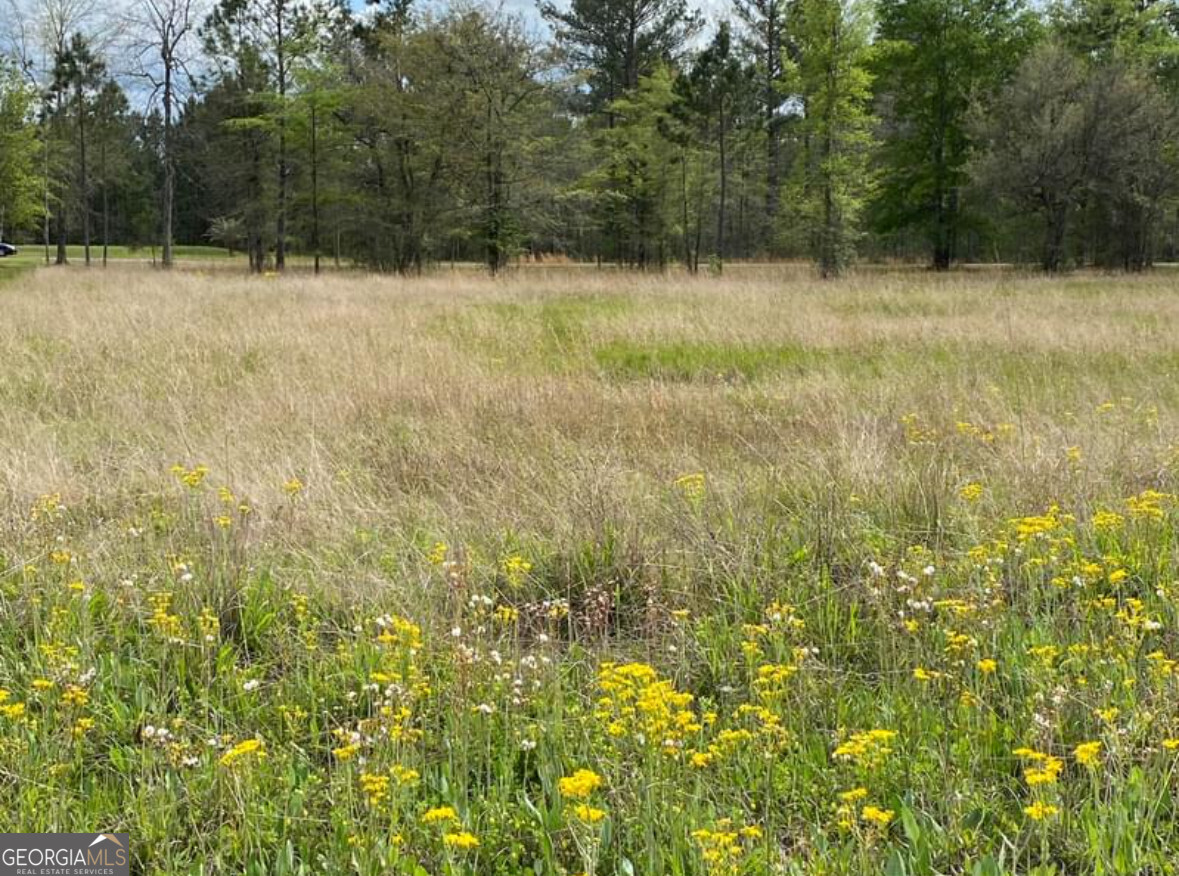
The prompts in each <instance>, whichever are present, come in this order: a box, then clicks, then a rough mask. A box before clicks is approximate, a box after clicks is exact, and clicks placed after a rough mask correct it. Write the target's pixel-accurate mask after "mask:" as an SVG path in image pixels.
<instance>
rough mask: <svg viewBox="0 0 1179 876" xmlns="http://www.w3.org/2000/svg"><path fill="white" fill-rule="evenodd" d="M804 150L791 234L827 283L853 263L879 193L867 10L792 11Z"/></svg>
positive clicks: (828, 6)
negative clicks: (864, 217)
mask: <svg viewBox="0 0 1179 876" xmlns="http://www.w3.org/2000/svg"><path fill="white" fill-rule="evenodd" d="M791 22H792V32H793V33H794V35H795V40H796V42H797V45H798V54H799V61H798V62H797V63H796V64H795V65H794V66H793V68H792V84H793V85H794V86H795V88H796V91H797V93H798V95H799V100H800V104H801V107H800V109H801V112H802V114H803V118H802V123H801V129H802V130H801V135H802V137H803V142H804V145H803V149H802V151H801V153H800V155H799V157H798V161H797V162H796V165H795V168H794V174H793V177H792V179H791V181H790V183H789V186H790V193H791V198H790V206H791V210H792V213H793V215H792V216H791V217H790V223H789V225H788V226H787V233H788V234H790V235H798V236H801V237H803V238H804V239H805V240H806V241H807V247H808V249H809V251H810V253H811V256H812V258H813V259H814V261H815V264H816V266H817V267H818V270H819V273H820V274H821V275H822V276H824V277H833V276H836V275H838V274H839V273H840V272H842V271H843V270H844V268H846V267H847V266H848V264H850V262H851V260H852V258H853V257H854V255H855V251H856V243H857V241H858V240H859V239H860V237H861V235H862V229H861V216H862V214H863V211H864V208H865V205H866V204H867V201H868V198H869V196H870V195H871V193H872V191H873V187H874V185H873V174H872V171H871V167H870V162H871V157H872V150H873V147H874V145H875V138H874V135H873V126H874V124H875V119H874V118H873V116H872V113H871V109H870V107H871V98H872V74H871V73H870V72H869V66H868V65H869V61H870V58H871V55H872V49H871V46H870V43H869V34H870V32H871V27H872V22H871V18H870V12H869V8H868V7H867V6H866V5H864V4H863V3H860V2H858V0H799V2H798V3H797V4H796V5H795V7H794V8H793V10H792V17H791Z"/></svg>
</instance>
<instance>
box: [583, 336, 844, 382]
mask: <svg viewBox="0 0 1179 876" xmlns="http://www.w3.org/2000/svg"><path fill="white" fill-rule="evenodd" d="M594 360H595V361H596V362H597V365H598V367H599V368H600V369H601V371H602V373H603V374H605V375H606V376H607V377H609V378H611V379H614V380H669V381H695V380H755V379H757V378H758V377H762V376H764V375H766V374H769V373H775V372H781V371H796V372H803V371H806V370H808V369H812V368H816V367H819V366H821V365H823V364H824V363H825V362H827V361H829V360H830V357H829V356H828V355H827V354H826V353H825V352H824V351H821V350H814V349H807V348H805V347H802V346H798V345H794V344H783V345H751V346H745V345H740V344H724V343H718V342H711V341H676V342H672V343H660V344H639V343H636V342H634V341H628V340H618V341H611V342H610V343H608V344H606V345H604V346H601V347H598V348H597V349H596V350H595V351H594Z"/></svg>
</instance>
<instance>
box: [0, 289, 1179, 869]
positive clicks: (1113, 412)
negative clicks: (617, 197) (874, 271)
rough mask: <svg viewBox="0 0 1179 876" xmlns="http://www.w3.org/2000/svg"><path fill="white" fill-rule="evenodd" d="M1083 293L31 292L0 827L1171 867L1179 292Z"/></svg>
mask: <svg viewBox="0 0 1179 876" xmlns="http://www.w3.org/2000/svg"><path fill="white" fill-rule="evenodd" d="M63 276H64V277H67V278H68V279H69V282H68V283H63V282H62V281H61V279H60V278H61V277H63ZM1069 284H1070V285H1069V287H1068V288H1066V287H1065V286H1062V285H1060V284H1057V283H1054V282H1050V281H1044V280H1040V279H1032V278H1019V277H1015V276H1012V275H1003V276H995V277H989V276H970V277H956V278H950V279H939V278H931V277H928V276H925V275H918V274H914V275H903V274H901V275H888V276H865V277H860V278H851V279H849V280H848V281H846V282H842V283H840V284H831V285H827V284H818V283H811V282H809V281H806V280H803V279H800V278H798V277H793V278H787V277H786V276H784V275H783V274H781V273H779V272H776V271H770V270H767V271H764V272H753V271H749V272H746V273H745V274H743V275H741V276H739V277H735V278H730V277H726V279H724V280H712V281H700V282H696V281H691V280H688V279H686V278H681V277H673V278H669V279H666V280H664V279H659V278H651V277H647V278H633V277H627V276H623V275H618V274H613V273H608V274H602V275H598V274H596V273H594V272H586V271H582V270H576V271H569V272H567V273H565V274H561V273H559V272H544V273H543V274H527V273H525V274H524V275H522V276H517V277H515V278H510V279H508V280H506V281H503V280H500V281H494V282H493V281H490V280H484V279H480V278H478V277H475V276H459V275H450V274H448V275H445V276H438V277H432V278H424V279H422V280H420V281H415V282H409V281H398V280H390V279H380V278H370V277H364V276H359V275H354V276H348V277H337V278H333V279H328V280H323V281H314V280H312V279H310V278H305V277H304V278H290V279H277V278H257V279H250V278H246V277H244V276H241V277H237V276H232V275H229V274H226V273H225V272H221V271H218V272H212V271H210V272H208V273H201V272H198V271H184V272H180V273H178V274H176V275H174V276H162V275H160V274H159V273H157V272H152V271H149V270H147V269H144V268H135V269H133V268H122V269H111V270H109V271H107V272H101V271H92V272H84V271H77V270H71V271H69V272H56V271H38V272H36V273H30V274H22V275H21V277H20V278H19V281H18V282H15V283H11V284H5V287H4V290H3V292H2V293H0V294H2V295H3V297H4V301H5V305H6V308H5V310H6V316H5V319H4V320H2V321H0V363H2V364H0V409H3V410H4V412H5V416H4V417H3V419H2V420H0V445H2V446H4V447H5V454H4V456H3V458H2V459H0V513H2V517H0V520H2V521H3V536H2V538H0V618H2V619H3V623H0V691H2V692H0V811H4V812H6V813H9V821H10V823H11V824H12V825H13V827H12V829H14V830H15V829H19V830H23V831H52V830H91V829H98V828H101V829H103V830H112V831H114V830H117V831H124V830H125V831H127V832H129V833H130V834H131V841H132V851H133V855H134V856H135V858H136V860H137V861H138V863H139V866H140V867H141V868H142V869H143V870H144V871H145V872H164V873H196V872H233V873H258V874H261V873H268V874H269V873H292V874H293V873H304V872H328V873H361V874H385V873H405V874H419V873H470V874H474V873H478V874H483V873H503V874H519V873H524V872H533V873H553V874H561V873H567V874H575V873H591V872H592V873H598V874H629V873H641V874H738V873H741V874H771V873H791V874H804V873H805V874H811V873H830V874H852V873H855V874H861V873H862V874H868V873H880V872H887V873H911V874H926V873H928V874H934V873H948V872H955V873H970V874H978V876H985V874H997V873H1030V872H1036V873H1040V874H1046V873H1049V872H1054V873H1058V874H1061V873H1080V872H1098V871H1100V872H1108V873H1127V874H1129V873H1144V872H1168V868H1169V867H1170V866H1171V860H1172V858H1173V849H1174V848H1175V847H1176V846H1177V845H1179V828H1177V827H1176V824H1177V823H1179V819H1177V818H1176V815H1177V813H1176V809H1175V803H1174V800H1175V791H1176V767H1177V764H1179V707H1177V706H1176V703H1179V699H1177V697H1176V694H1177V693H1179V690H1177V685H1179V674H1177V669H1179V667H1177V664H1176V663H1175V660H1176V658H1177V657H1179V645H1177V642H1176V633H1175V629H1176V626H1175V625H1176V622H1177V621H1179V617H1177V610H1176V597H1177V592H1179V591H1177V588H1179V584H1177V582H1179V570H1177V566H1176V538H1175V524H1176V521H1179V507H1177V502H1179V500H1177V499H1176V495H1175V494H1176V493H1177V492H1179V490H1177V489H1176V487H1175V474H1176V468H1177V467H1179V441H1177V438H1176V427H1177V425H1179V419H1177V416H1176V411H1177V408H1176V402H1177V401H1179V398H1177V396H1179V386H1177V385H1176V383H1175V381H1174V379H1173V375H1174V365H1175V362H1176V361H1177V359H1176V354H1177V348H1176V345H1175V341H1174V338H1173V336H1172V333H1171V332H1169V331H1168V328H1167V327H1168V326H1169V325H1171V324H1173V322H1174V320H1175V318H1176V317H1177V316H1179V314H1177V313H1176V310H1177V309H1179V304H1176V303H1175V299H1174V296H1173V293H1172V290H1171V288H1170V283H1169V281H1168V280H1167V279H1166V278H1165V277H1162V278H1139V279H1124V278H1109V277H1088V278H1077V279H1073V280H1071V281H1069Z"/></svg>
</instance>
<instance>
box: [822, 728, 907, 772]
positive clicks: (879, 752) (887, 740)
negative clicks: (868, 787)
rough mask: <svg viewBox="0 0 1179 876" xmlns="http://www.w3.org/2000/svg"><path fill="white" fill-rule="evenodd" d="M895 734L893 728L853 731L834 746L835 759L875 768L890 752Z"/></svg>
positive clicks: (866, 767)
mask: <svg viewBox="0 0 1179 876" xmlns="http://www.w3.org/2000/svg"><path fill="white" fill-rule="evenodd" d="M896 735H897V732H896V731H895V730H868V731H866V732H862V733H853V734H852V735H851V736H849V737H848V738H847V739H846V740H845V741H844V742H842V743H840V744H839V746H837V747H836V749H835V753H834V756H835V758H836V760H847V761H851V762H853V763H854V764H856V766H859V767H863V768H865V769H875V768H876V767H878V766H880V765H881V764H883V763H884V761H885V760H887V759H888V756H889V755H890V754H892V751H893V750H892V741H893V740H894V739H895V738H896Z"/></svg>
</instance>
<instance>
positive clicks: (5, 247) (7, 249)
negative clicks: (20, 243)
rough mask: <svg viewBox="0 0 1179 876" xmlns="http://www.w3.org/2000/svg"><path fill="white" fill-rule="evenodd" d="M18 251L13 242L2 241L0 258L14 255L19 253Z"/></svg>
mask: <svg viewBox="0 0 1179 876" xmlns="http://www.w3.org/2000/svg"><path fill="white" fill-rule="evenodd" d="M17 252H18V250H17V248H16V247H15V246H13V245H12V244H11V243H0V259H5V258H8V257H9V256H14V255H16V254H17Z"/></svg>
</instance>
